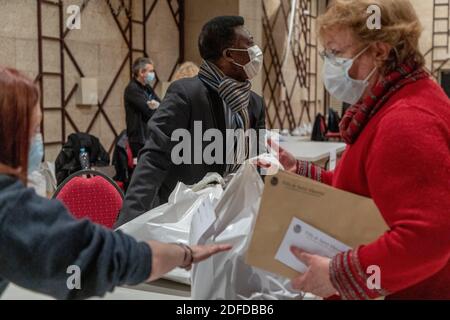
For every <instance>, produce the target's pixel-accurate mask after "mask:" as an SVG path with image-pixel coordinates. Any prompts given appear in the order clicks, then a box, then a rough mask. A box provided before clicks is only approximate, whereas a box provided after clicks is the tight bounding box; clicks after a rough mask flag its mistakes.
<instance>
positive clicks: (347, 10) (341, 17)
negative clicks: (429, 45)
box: [318, 0, 425, 73]
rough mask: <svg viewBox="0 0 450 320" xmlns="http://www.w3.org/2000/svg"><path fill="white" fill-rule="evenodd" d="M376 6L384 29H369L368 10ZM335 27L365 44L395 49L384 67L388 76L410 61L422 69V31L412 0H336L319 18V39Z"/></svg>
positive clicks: (423, 59) (383, 70) (423, 63)
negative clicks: (384, 44)
mask: <svg viewBox="0 0 450 320" xmlns="http://www.w3.org/2000/svg"><path fill="white" fill-rule="evenodd" d="M371 5H377V6H378V7H379V8H380V9H381V29H374V30H372V29H369V28H368V26H367V20H368V19H369V17H370V15H371V13H368V12H367V9H368V8H369V6H371ZM336 27H347V28H350V29H351V30H352V31H353V34H354V35H355V36H356V39H358V40H359V41H360V42H362V44H366V45H368V44H370V43H373V42H376V41H380V42H384V43H388V44H390V45H391V46H392V48H393V49H392V51H391V53H390V55H389V58H388V59H387V60H386V62H385V63H384V66H383V67H382V68H381V69H382V72H383V73H389V72H391V71H393V70H395V69H396V68H397V66H399V65H400V64H402V63H405V62H406V61H408V60H409V59H414V60H415V61H416V63H417V64H418V66H419V67H423V66H424V65H425V58H424V56H423V54H422V53H421V52H420V50H419V39H420V36H421V34H422V31H423V28H422V25H421V23H420V21H419V18H418V16H417V13H416V11H415V9H414V7H413V6H412V4H411V2H410V1H409V0H334V1H332V3H331V4H330V6H329V7H328V9H327V11H326V12H325V13H324V14H323V15H321V16H320V17H319V19H318V30H319V36H320V37H323V35H324V33H325V32H327V31H329V30H332V29H334V28H336Z"/></svg>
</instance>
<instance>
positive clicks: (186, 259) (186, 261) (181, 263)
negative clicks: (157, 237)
mask: <svg viewBox="0 0 450 320" xmlns="http://www.w3.org/2000/svg"><path fill="white" fill-rule="evenodd" d="M148 244H149V246H150V248H151V250H152V272H151V276H150V279H149V281H155V280H157V279H159V278H161V277H162V276H164V275H165V274H166V273H168V272H170V271H172V270H173V269H175V268H177V267H181V268H185V269H187V270H190V269H191V267H192V263H198V262H201V261H204V260H206V259H208V258H210V257H211V256H213V255H215V254H218V253H220V252H224V251H228V250H230V249H231V248H232V246H231V245H228V244H219V245H216V244H214V245H206V246H193V247H188V246H183V245H178V244H166V243H161V242H158V241H149V243H148Z"/></svg>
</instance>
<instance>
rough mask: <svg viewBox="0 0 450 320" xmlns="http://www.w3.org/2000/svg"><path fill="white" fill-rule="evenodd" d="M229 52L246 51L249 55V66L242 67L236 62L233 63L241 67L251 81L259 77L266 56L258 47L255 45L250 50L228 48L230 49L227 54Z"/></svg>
mask: <svg viewBox="0 0 450 320" xmlns="http://www.w3.org/2000/svg"><path fill="white" fill-rule="evenodd" d="M228 50H231V51H242V52H244V51H245V52H247V53H248V56H249V58H250V61H249V62H248V63H247V64H245V65H242V64H239V63H237V62H235V61H233V63H234V64H235V65H237V66H239V67H241V68H242V69H244V71H245V74H246V75H247V77H248V79H249V80H252V79H254V78H255V77H256V76H257V75H258V73H259V72H260V71H261V69H262V67H263V63H264V54H263V52H262V51H261V49H260V48H259V47H258V46H257V45H254V46H253V47H250V48H248V49H234V48H228V49H225V52H226V51H228ZM225 52H224V53H225Z"/></svg>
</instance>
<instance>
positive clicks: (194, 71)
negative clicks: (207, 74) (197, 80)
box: [172, 61, 200, 81]
mask: <svg viewBox="0 0 450 320" xmlns="http://www.w3.org/2000/svg"><path fill="white" fill-rule="evenodd" d="M199 71H200V68H199V67H198V66H197V65H196V64H195V63H194V62H191V61H186V62H184V63H183V64H182V65H181V66H180V67H179V68H178V70H177V72H175V74H174V75H173V77H172V81H177V80H180V79H185V78H193V77H195V76H197V75H198V73H199Z"/></svg>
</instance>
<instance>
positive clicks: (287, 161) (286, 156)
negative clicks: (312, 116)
mask: <svg viewBox="0 0 450 320" xmlns="http://www.w3.org/2000/svg"><path fill="white" fill-rule="evenodd" d="M267 143H268V144H269V148H270V149H272V150H274V151H275V152H276V153H277V154H278V160H279V161H280V163H281V164H282V165H283V167H284V170H285V171H288V172H292V173H297V167H298V161H297V159H295V157H294V156H293V155H292V154H291V153H289V152H288V151H286V150H284V149H283V148H281V147H280V146H279V145H278V144H277V143H276V142H274V141H273V140H272V139H268V140H267ZM257 164H258V166H260V167H262V168H268V167H270V164H267V163H265V162H264V161H258V163H257Z"/></svg>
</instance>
